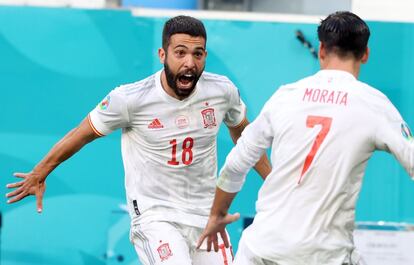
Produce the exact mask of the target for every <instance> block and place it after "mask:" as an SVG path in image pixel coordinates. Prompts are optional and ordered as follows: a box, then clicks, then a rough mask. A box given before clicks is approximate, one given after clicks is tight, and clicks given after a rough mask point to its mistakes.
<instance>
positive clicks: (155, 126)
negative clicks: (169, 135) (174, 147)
mask: <svg viewBox="0 0 414 265" xmlns="http://www.w3.org/2000/svg"><path fill="white" fill-rule="evenodd" d="M161 128H164V125H162V124H161V122H160V120H159V119H153V120H152V122H151V123H150V124H149V125H148V129H161Z"/></svg>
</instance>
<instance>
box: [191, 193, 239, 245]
mask: <svg viewBox="0 0 414 265" xmlns="http://www.w3.org/2000/svg"><path fill="white" fill-rule="evenodd" d="M236 194H237V193H229V192H225V191H223V190H221V189H220V188H219V187H217V188H216V195H215V197H214V202H213V206H212V208H211V213H210V217H209V219H208V223H207V226H206V228H205V229H204V231H203V233H202V234H201V236H200V239H199V240H198V242H197V248H200V246H201V244H202V243H203V241H204V240H205V239H207V251H211V245H213V248H214V251H216V252H217V251H218V250H219V244H218V237H217V234H220V236H221V238H222V239H223V242H224V246H225V247H226V248H228V247H229V246H230V242H229V239H228V237H227V233H226V230H225V228H226V225H227V224H230V223H232V222H234V221H237V220H238V219H239V218H240V214H239V213H235V214H229V213H228V209H229V207H230V205H231V202H232V201H233V199H234V197H235V196H236Z"/></svg>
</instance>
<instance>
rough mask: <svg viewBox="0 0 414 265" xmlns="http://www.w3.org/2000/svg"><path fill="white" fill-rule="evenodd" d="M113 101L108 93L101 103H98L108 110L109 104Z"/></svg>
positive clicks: (102, 108)
mask: <svg viewBox="0 0 414 265" xmlns="http://www.w3.org/2000/svg"><path fill="white" fill-rule="evenodd" d="M110 101H111V97H110V96H109V95H108V96H106V98H104V99H103V100H102V101H101V103H99V104H98V107H99V109H101V110H106V109H107V108H108V106H109V102H110Z"/></svg>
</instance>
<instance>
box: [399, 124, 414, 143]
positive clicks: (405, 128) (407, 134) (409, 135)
mask: <svg viewBox="0 0 414 265" xmlns="http://www.w3.org/2000/svg"><path fill="white" fill-rule="evenodd" d="M401 133H402V135H403V136H404V137H405V139H407V140H408V141H411V140H413V139H414V137H413V134H412V133H411V130H410V128H408V125H407V124H405V123H401Z"/></svg>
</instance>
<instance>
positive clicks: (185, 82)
mask: <svg viewBox="0 0 414 265" xmlns="http://www.w3.org/2000/svg"><path fill="white" fill-rule="evenodd" d="M194 80H195V75H194V74H192V73H188V74H184V75H180V76H179V77H178V79H177V81H178V82H177V83H178V84H177V85H178V87H179V88H181V89H182V88H184V89H185V88H191V87H192V86H193V82H194Z"/></svg>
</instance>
